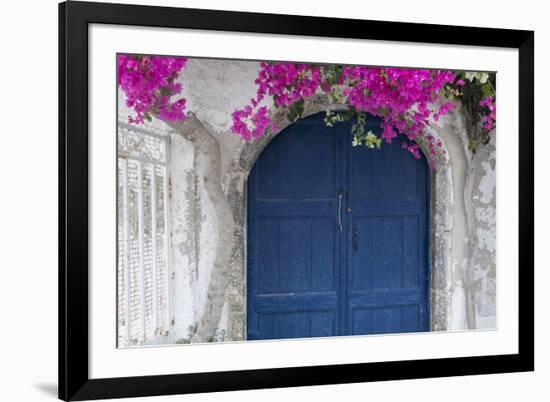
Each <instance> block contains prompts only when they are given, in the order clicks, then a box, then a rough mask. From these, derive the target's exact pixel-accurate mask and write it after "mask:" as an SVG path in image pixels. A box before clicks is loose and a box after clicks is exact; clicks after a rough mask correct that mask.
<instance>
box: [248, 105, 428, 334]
mask: <svg viewBox="0 0 550 402" xmlns="http://www.w3.org/2000/svg"><path fill="white" fill-rule="evenodd" d="M322 119H323V114H318V115H315V116H310V117H308V118H305V119H302V120H299V121H298V122H296V123H295V124H293V125H291V126H289V127H288V128H287V129H285V130H284V131H282V132H281V133H279V134H278V135H277V136H276V137H275V139H274V140H273V141H272V142H271V143H270V144H269V145H268V146H267V147H266V149H265V150H264V151H263V152H262V154H261V155H260V157H259V158H258V161H257V162H256V164H255V166H254V168H253V170H252V172H251V174H250V177H249V181H248V183H249V185H248V234H247V260H248V264H247V304H248V307H247V309H248V310H247V311H248V312H247V320H248V322H247V336H248V339H250V340H252V339H282V338H304V337H315V336H334V335H352V334H353V335H357V334H372V333H392V332H414V331H426V330H428V320H427V317H428V297H427V278H428V261H427V253H428V251H427V250H428V240H427V206H428V199H427V194H428V188H427V186H428V182H427V175H428V172H427V168H426V162H425V160H423V159H422V160H420V161H417V160H415V159H414V157H412V155H410V154H409V153H408V152H406V151H404V150H402V149H401V147H400V144H399V143H398V142H395V143H394V144H392V145H385V146H383V147H382V149H380V150H370V149H366V148H365V147H352V145H351V134H350V125H349V124H347V123H342V124H338V125H336V126H335V127H332V128H327V127H325V125H324V123H323V121H322ZM368 124H369V127H368V128H369V129H372V130H373V131H375V132H377V131H378V130H379V129H378V125H379V121H378V120H376V119H374V118H371V119H370V120H369V121H368Z"/></svg>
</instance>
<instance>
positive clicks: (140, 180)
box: [137, 161, 147, 341]
mask: <svg viewBox="0 0 550 402" xmlns="http://www.w3.org/2000/svg"><path fill="white" fill-rule="evenodd" d="M137 182H138V186H137V199H138V214H137V215H138V262H139V274H140V280H139V306H140V329H141V337H142V340H143V341H145V339H146V329H147V328H146V323H145V263H144V258H145V257H144V252H143V232H144V229H145V228H144V225H143V217H144V211H143V165H142V163H141V162H140V161H138V162H137Z"/></svg>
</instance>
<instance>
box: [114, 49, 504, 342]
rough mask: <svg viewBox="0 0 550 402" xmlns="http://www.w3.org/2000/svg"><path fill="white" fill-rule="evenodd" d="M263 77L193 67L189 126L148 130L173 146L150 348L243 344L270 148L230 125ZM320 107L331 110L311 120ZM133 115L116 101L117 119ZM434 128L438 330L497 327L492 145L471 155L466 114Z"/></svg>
mask: <svg viewBox="0 0 550 402" xmlns="http://www.w3.org/2000/svg"><path fill="white" fill-rule="evenodd" d="M258 70H259V63H256V62H242V61H231V60H225V61H223V60H204V59H203V60H199V59H190V60H189V61H188V64H187V66H186V68H185V69H184V71H183V73H182V74H181V76H180V81H181V83H182V84H183V87H184V89H183V94H184V96H185V98H186V99H187V110H188V112H191V113H190V115H189V116H188V119H187V121H186V122H185V123H183V124H182V125H175V126H172V127H169V126H168V125H166V124H165V123H163V122H160V121H158V120H155V119H154V120H153V121H152V122H151V123H147V124H146V125H145V127H144V129H145V130H152V131H155V132H162V133H163V135H165V136H166V137H167V138H168V140H169V152H168V174H169V177H170V180H169V197H170V198H169V201H170V203H169V204H170V210H169V217H170V218H169V219H170V222H169V228H170V243H169V249H170V270H171V275H170V278H169V281H170V284H169V285H170V289H171V302H170V315H171V320H170V329H169V331H168V333H165V334H161V335H159V336H158V339H155V340H153V341H151V342H153V343H176V342H177V343H187V342H211V341H222V340H225V341H229V340H243V339H244V338H245V336H246V329H245V328H246V298H245V289H246V284H245V278H246V266H245V265H246V264H245V261H246V258H245V250H246V247H245V244H246V239H245V236H246V229H245V228H246V222H245V218H244V217H245V216H246V213H245V211H246V202H245V200H246V193H245V189H246V179H247V174H248V172H249V170H250V168H251V167H252V165H253V162H254V160H255V157H256V156H257V155H258V154H259V152H261V149H263V146H265V145H266V144H267V143H268V142H269V139H265V140H264V142H263V143H261V144H257V145H250V144H248V145H247V144H245V143H244V141H243V140H242V139H241V138H240V137H239V136H237V135H235V134H233V133H231V132H230V126H231V113H232V112H233V111H234V110H235V109H238V108H242V107H243V106H244V105H246V104H247V103H248V102H249V100H250V98H252V97H254V96H255V92H256V86H255V84H254V80H255V79H256V76H257V72H258ZM323 107H324V108H326V107H331V105H324V104H323V103H322V102H320V103H318V104H316V105H311V111H314V110H321V109H322V108H323ZM131 113H132V112H131V111H129V110H128V109H127V108H126V107H125V106H124V101H123V96H122V95H121V94H119V120H121V121H126V116H127V115H128V114H131ZM283 125H284V122H283ZM431 129H433V130H435V132H436V133H437V135H438V136H439V137H440V138H441V139H442V141H443V142H444V144H445V147H446V148H447V151H448V156H449V159H448V162H447V164H446V167H445V168H443V169H442V170H441V171H440V172H438V173H437V174H436V173H433V172H432V175H433V178H432V197H431V200H432V217H431V219H432V223H431V228H432V231H433V233H432V236H431V242H432V244H431V253H432V291H431V303H432V305H434V306H436V305H437V306H439V307H437V308H436V309H435V310H437V311H438V313H434V314H435V315H433V316H432V320H431V322H432V329H433V330H464V329H483V328H495V326H496V309H495V306H496V264H495V258H496V250H495V247H496V237H495V233H496V232H495V225H496V219H495V211H496V192H495V183H496V173H495V167H496V155H495V152H496V151H495V149H496V148H495V138H494V137H493V140H492V141H491V142H490V143H489V144H488V145H487V146H480V147H479V149H478V151H477V153H476V154H472V153H471V152H470V151H469V150H468V148H467V133H466V131H465V130H466V129H465V125H464V122H463V118H462V116H461V115H460V113H451V114H450V115H448V116H447V117H446V118H444V119H442V120H441V121H440V122H439V123H438V124H434V125H433V127H432V128H431ZM206 138H207V140H205V141H206V143H202V142H201V141H203V140H204V139H206ZM373 152H375V151H373ZM216 200H217V201H216ZM218 203H222V204H223V205H224V206H222V207H221V208H220V207H219V205H217V204H218ZM222 257H223V258H222ZM435 269H437V270H439V271H437V272H436V271H435Z"/></svg>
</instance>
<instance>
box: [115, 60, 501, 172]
mask: <svg viewBox="0 0 550 402" xmlns="http://www.w3.org/2000/svg"><path fill="white" fill-rule="evenodd" d="M186 62H187V59H186V58H185V57H165V56H143V55H119V56H118V84H119V86H120V88H121V89H122V91H123V92H124V94H125V95H126V105H127V106H128V107H129V108H131V109H132V110H133V111H134V112H135V116H128V121H129V122H130V123H133V124H141V123H143V122H144V121H145V120H151V118H152V116H155V117H157V118H159V119H161V120H164V121H167V122H178V121H183V120H184V119H185V116H186V115H185V106H186V101H185V99H184V98H183V97H180V98H179V99H177V100H175V101H173V100H172V99H173V97H174V96H175V95H179V94H181V93H182V90H183V88H182V85H181V84H180V83H179V82H177V79H178V77H179V75H180V74H181V72H182V70H183V68H184V67H185V65H186ZM255 84H256V85H257V92H256V96H255V97H254V98H252V99H250V104H249V105H246V106H245V107H244V108H243V109H240V110H235V111H234V112H233V113H232V115H231V119H232V126H231V131H232V132H233V133H236V134H238V135H240V136H241V137H242V138H243V139H245V140H246V141H251V140H255V139H258V138H260V137H262V136H263V135H264V134H265V133H267V132H268V131H269V130H271V131H272V132H275V131H277V130H278V127H277V126H276V124H275V122H274V121H273V119H272V112H275V111H276V110H277V109H284V110H285V111H286V112H287V118H288V120H289V121H291V122H293V121H295V120H297V119H299V118H300V117H302V113H303V111H304V102H305V100H307V99H308V98H311V97H313V96H315V95H317V94H320V93H324V94H326V95H328V96H329V97H330V99H331V101H332V102H333V103H336V104H341V105H344V106H347V112H346V113H340V114H339V113H335V112H330V111H328V112H327V117H326V118H325V123H326V125H327V126H329V127H330V126H332V125H333V124H335V123H337V122H341V121H346V120H350V119H352V118H355V120H354V121H355V123H354V124H353V125H352V133H353V136H354V137H353V145H354V146H356V145H362V144H364V145H366V146H368V147H370V148H374V147H376V148H378V147H380V145H381V143H382V141H384V142H386V143H391V142H392V141H394V140H395V139H397V138H401V139H402V140H403V144H402V147H403V148H404V149H407V150H408V151H409V152H411V153H412V154H413V155H414V156H415V157H416V158H420V157H421V153H420V146H419V143H421V144H423V146H425V147H426V149H428V150H429V154H430V156H431V157H433V158H430V159H431V160H430V163H431V164H433V163H434V162H435V160H436V159H437V158H436V156H437V155H439V154H441V153H442V152H444V151H443V144H442V143H441V141H440V140H437V139H436V138H435V137H434V136H432V135H431V134H430V132H429V130H427V128H428V126H429V124H430V122H431V121H438V120H439V119H440V118H441V116H444V115H446V114H447V113H449V112H450V111H451V110H452V109H453V108H455V107H457V106H458V105H460V104H459V103H456V102H454V100H455V99H457V98H461V99H462V101H463V102H462V106H463V107H464V108H465V109H464V110H465V112H466V114H467V115H469V116H470V117H472V116H473V117H474V118H473V119H472V126H473V128H474V129H473V130H472V132H473V133H474V134H473V137H471V139H470V144H469V148H470V149H471V150H472V152H475V147H476V146H477V145H478V144H479V143H483V144H485V143H487V142H488V140H489V139H490V133H491V132H492V131H493V130H494V129H495V125H496V107H495V97H494V95H495V87H494V77H492V78H491V76H490V75H489V74H488V73H483V72H457V73H455V72H452V71H445V70H427V69H408V68H388V67H367V66H339V65H313V64H304V63H277V62H265V61H264V62H261V63H260V70H259V72H258V76H257V78H256V80H255ZM266 98H270V99H271V101H272V104H273V107H268V106H267V105H266V102H265V101H266ZM468 99H474V101H473V102H472V101H469V102H468V101H467V100H468ZM465 101H466V102H465ZM366 114H370V115H373V116H377V117H379V118H380V120H381V124H380V134H379V136H378V134H375V133H373V132H372V131H369V132H368V133H365V130H364V122H365V116H366Z"/></svg>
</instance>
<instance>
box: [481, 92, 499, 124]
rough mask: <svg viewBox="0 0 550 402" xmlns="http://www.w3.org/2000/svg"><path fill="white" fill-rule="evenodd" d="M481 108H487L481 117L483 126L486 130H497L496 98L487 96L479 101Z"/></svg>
mask: <svg viewBox="0 0 550 402" xmlns="http://www.w3.org/2000/svg"><path fill="white" fill-rule="evenodd" d="M479 106H482V107H484V108H486V110H485V112H484V113H483V114H482V115H481V124H482V125H483V128H485V129H486V130H492V129H494V128H495V122H496V106H495V103H494V98H493V97H492V96H487V97H486V98H483V99H482V100H480V101H479Z"/></svg>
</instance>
